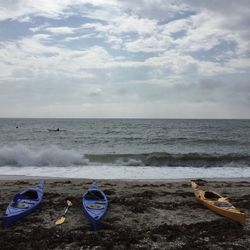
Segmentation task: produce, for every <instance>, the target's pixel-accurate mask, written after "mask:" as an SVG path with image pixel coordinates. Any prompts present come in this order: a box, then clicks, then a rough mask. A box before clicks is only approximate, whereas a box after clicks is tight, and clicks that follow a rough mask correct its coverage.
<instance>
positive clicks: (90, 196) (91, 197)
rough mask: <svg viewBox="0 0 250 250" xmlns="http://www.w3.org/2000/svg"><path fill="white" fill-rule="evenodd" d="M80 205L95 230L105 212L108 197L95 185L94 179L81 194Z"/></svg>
mask: <svg viewBox="0 0 250 250" xmlns="http://www.w3.org/2000/svg"><path fill="white" fill-rule="evenodd" d="M82 205H83V211H84V213H85V215H86V216H87V218H88V219H89V221H90V223H91V225H92V227H93V229H94V230H96V229H97V228H98V226H99V225H100V223H101V220H102V218H103V217H104V215H105V214H106V212H107V208H108V199H107V197H106V195H105V194H104V192H103V191H102V190H100V189H99V188H98V187H97V185H96V182H95V181H93V183H92V184H91V186H90V187H89V189H88V190H87V191H86V192H85V193H84V194H83V199H82Z"/></svg>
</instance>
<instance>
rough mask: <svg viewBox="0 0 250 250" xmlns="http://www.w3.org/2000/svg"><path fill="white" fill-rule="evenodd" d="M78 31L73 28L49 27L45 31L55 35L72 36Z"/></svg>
mask: <svg viewBox="0 0 250 250" xmlns="http://www.w3.org/2000/svg"><path fill="white" fill-rule="evenodd" d="M75 30H76V29H75V28H72V27H48V28H46V29H45V31H48V32H50V33H54V34H72V33H74V31H75Z"/></svg>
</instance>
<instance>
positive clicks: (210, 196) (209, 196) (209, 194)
mask: <svg viewBox="0 0 250 250" xmlns="http://www.w3.org/2000/svg"><path fill="white" fill-rule="evenodd" d="M204 198H206V199H209V200H218V199H220V198H221V196H220V195H218V194H216V193H214V192H211V191H205V192H204Z"/></svg>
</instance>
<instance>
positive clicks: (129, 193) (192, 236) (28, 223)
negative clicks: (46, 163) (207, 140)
mask: <svg viewBox="0 0 250 250" xmlns="http://www.w3.org/2000/svg"><path fill="white" fill-rule="evenodd" d="M6 177H7V178H6ZM17 177H18V178H17ZM22 177H23V179H20V176H7V175H0V199H1V203H0V213H1V214H3V213H4V211H5V209H6V207H7V205H8V203H9V202H10V200H11V199H12V198H13V197H14V195H15V194H16V193H17V192H19V191H21V190H23V189H25V188H27V187H32V186H33V185H35V184H36V183H37V180H38V179H40V177H39V176H36V177H31V178H30V177H28V178H27V177H26V176H22ZM15 178H16V179H15ZM205 180H207V181H208V183H207V186H208V187H212V188H213V189H214V190H216V191H218V192H219V193H221V194H222V195H226V196H228V197H229V200H230V201H231V202H232V204H233V205H235V206H236V207H237V208H239V209H241V210H243V211H244V212H245V213H246V214H247V221H246V224H245V225H244V226H241V225H240V224H239V223H237V222H234V221H232V220H229V219H227V218H225V217H222V216H219V215H217V214H214V213H213V212H211V211H210V210H208V209H207V208H205V207H204V206H202V205H201V204H199V203H198V202H197V201H196V199H195V197H194V194H193V191H192V189H191V185H190V179H185V180H183V179H182V180H181V179H178V180H177V181H176V180H170V181H168V180H166V179H164V180H105V179H103V180H96V181H97V185H98V186H99V187H100V188H101V189H102V190H103V191H104V192H105V193H106V195H107V198H108V200H109V208H108V212H107V214H106V216H105V217H104V219H103V227H102V229H100V230H98V231H92V230H91V227H90V225H89V222H88V220H87V219H86V217H85V216H84V214H83V211H82V204H81V199H82V194H83V192H84V191H86V190H87V188H88V187H89V185H90V184H91V180H90V179H79V178H45V181H46V183H45V193H44V199H43V202H42V204H41V206H40V207H39V209H38V210H37V211H35V212H34V213H33V214H30V215H29V216H27V217H26V218H24V219H23V220H22V221H18V222H17V223H16V224H15V225H14V226H13V227H12V228H10V229H8V230H4V229H3V228H2V227H1V228H0V235H1V237H0V245H1V250H10V249H19V250H31V249H54V250H59V249H65V250H66V249H67V250H69V249H91V250H97V249H98V250H106V249H107V250H108V249H116V250H118V249H155V250H156V249H185V250H186V249H202V248H203V249H216V250H217V249H219V250H223V249H229V248H230V249H249V245H250V220H249V214H250V191H249V190H250V178H244V179H238V178H236V179H226V178H224V179H223V180H219V179H213V180H211V179H208V178H206V179H205ZM67 199H69V200H71V202H72V203H73V206H72V207H71V208H70V209H69V212H68V213H67V215H66V220H65V223H64V224H63V225H60V226H56V225H55V224H54V223H55V221H56V220H57V219H58V218H60V217H61V215H62V213H63V212H64V209H65V206H66V200H67ZM1 220H2V217H1Z"/></svg>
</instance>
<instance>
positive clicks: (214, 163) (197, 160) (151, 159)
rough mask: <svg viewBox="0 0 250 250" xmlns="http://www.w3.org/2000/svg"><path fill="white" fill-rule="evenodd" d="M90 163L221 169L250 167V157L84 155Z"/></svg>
mask: <svg viewBox="0 0 250 250" xmlns="http://www.w3.org/2000/svg"><path fill="white" fill-rule="evenodd" d="M85 156H86V157H87V158H88V159H89V160H90V161H92V162H99V163H104V164H111V165H113V164H115V165H119V166H157V167H160V166H163V167H164V166H168V167H171V166H173V167H178V166H181V167H221V166H228V167H230V166H233V167H235V166H244V167H245V166H250V155H242V154H234V153H232V154H224V155H221V154H216V153H214V154H206V153H186V154H182V153H178V154H170V153H165V152H158V153H148V154H103V155H85Z"/></svg>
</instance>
